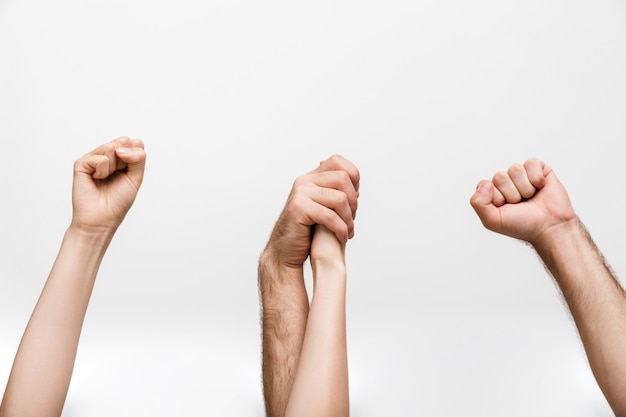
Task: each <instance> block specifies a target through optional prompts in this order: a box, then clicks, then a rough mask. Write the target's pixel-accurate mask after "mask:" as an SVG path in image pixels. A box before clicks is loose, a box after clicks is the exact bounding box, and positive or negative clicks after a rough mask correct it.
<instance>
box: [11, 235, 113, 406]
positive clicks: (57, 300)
mask: <svg viewBox="0 0 626 417" xmlns="http://www.w3.org/2000/svg"><path fill="white" fill-rule="evenodd" d="M111 238H112V233H104V234H91V233H84V232H82V231H80V230H77V229H76V228H73V227H70V228H69V229H68V230H67V232H66V233H65V236H64V239H63V243H62V245H61V249H60V250H59V253H58V256H57V258H56V261H55V263H54V265H53V267H52V270H51V272H50V275H49V276H48V279H47V281H46V284H45V286H44V289H43V290H42V292H41V295H40V297H39V300H38V301H37V304H36V306H35V309H34V311H33V313H32V315H31V317H30V320H29V322H28V325H27V326H26V330H25V331H24V335H23V337H22V340H21V343H20V346H19V348H18V351H17V354H16V356H15V361H14V363H13V367H12V369H11V374H10V376H9V381H8V384H7V388H6V391H5V394H4V397H3V400H2V405H0V417H22V416H28V417H44V416H55V417H56V416H60V415H61V411H62V409H63V404H64V402H65V397H66V396H67V390H68V387H69V383H70V379H71V376H72V371H73V368H74V360H75V358H76V351H77V348H78V341H79V338H80V332H81V328H82V324H83V320H84V317H85V313H86V310H87V305H88V303H89V298H90V296H91V292H92V290H93V285H94V282H95V278H96V274H97V271H98V268H99V266H100V263H101V261H102V258H103V256H104V253H105V251H106V249H107V247H108V245H109V243H110V241H111Z"/></svg>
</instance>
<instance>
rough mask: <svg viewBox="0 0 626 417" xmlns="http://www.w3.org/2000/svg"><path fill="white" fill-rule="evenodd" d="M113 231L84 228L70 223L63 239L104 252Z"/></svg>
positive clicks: (108, 228) (111, 229)
mask: <svg viewBox="0 0 626 417" xmlns="http://www.w3.org/2000/svg"><path fill="white" fill-rule="evenodd" d="M115 231H116V230H115V229H114V228H110V227H104V226H103V227H91V226H87V227H86V226H84V225H79V224H76V223H74V222H72V223H71V224H70V226H69V227H68V229H67V230H66V232H65V239H68V240H71V241H73V242H75V243H78V244H80V245H81V246H86V247H89V248H91V249H94V250H97V249H101V250H102V251H104V250H106V248H107V247H108V246H109V243H111V240H112V239H113V236H114V235H115Z"/></svg>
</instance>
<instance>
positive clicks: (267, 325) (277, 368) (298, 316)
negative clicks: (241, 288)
mask: <svg viewBox="0 0 626 417" xmlns="http://www.w3.org/2000/svg"><path fill="white" fill-rule="evenodd" d="M259 292H260V297H261V307H262V312H261V319H262V326H263V332H262V334H263V340H262V345H263V355H262V360H263V395H264V399H265V409H266V414H267V417H284V415H285V410H286V408H287V402H288V401H289V395H290V393H291V387H292V385H293V381H294V378H295V375H296V368H297V366H298V361H299V360H300V351H301V349H302V343H303V340H304V332H305V330H306V321H307V316H308V314H309V299H308V296H307V292H306V287H305V285H304V272H303V269H302V268H291V267H284V266H281V265H279V264H277V263H276V262H275V261H274V257H273V256H272V255H271V252H270V251H265V252H264V254H263V255H262V256H261V260H260V263H259Z"/></svg>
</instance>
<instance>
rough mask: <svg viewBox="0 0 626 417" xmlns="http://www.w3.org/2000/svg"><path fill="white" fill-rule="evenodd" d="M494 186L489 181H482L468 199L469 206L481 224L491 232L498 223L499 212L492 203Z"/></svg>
mask: <svg viewBox="0 0 626 417" xmlns="http://www.w3.org/2000/svg"><path fill="white" fill-rule="evenodd" d="M493 197H494V186H493V183H492V182H491V181H488V180H482V181H480V182H479V183H478V186H477V187H476V191H475V192H474V194H472V197H471V198H470V204H471V205H472V207H473V208H474V211H475V212H476V214H477V215H478V218H479V219H480V221H481V222H482V224H483V225H484V226H485V227H486V228H487V229H489V230H493V229H494V227H496V226H497V225H498V224H499V223H500V212H499V210H498V208H497V207H496V206H495V204H494V203H493Z"/></svg>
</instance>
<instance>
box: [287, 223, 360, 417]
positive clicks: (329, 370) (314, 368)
mask: <svg viewBox="0 0 626 417" xmlns="http://www.w3.org/2000/svg"><path fill="white" fill-rule="evenodd" d="M311 266H312V268H313V297H312V300H311V308H310V311H309V316H308V320H307V326H306V332H305V335H304V342H303V345H302V351H301V353H300V361H299V362H298V368H297V372H296V376H295V380H294V383H293V387H292V389H291V395H290V397H289V403H288V404H287V412H286V414H285V415H286V416H288V417H291V416H294V417H298V416H299V417H306V416H311V417H319V416H333V417H347V416H349V415H350V404H349V391H348V355H347V348H346V265H345V245H344V244H342V243H340V242H339V241H338V240H337V238H336V237H335V235H334V234H333V233H332V232H331V231H330V230H328V229H327V228H326V227H325V226H321V225H318V226H316V227H315V233H314V235H313V243H312V245H311Z"/></svg>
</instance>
